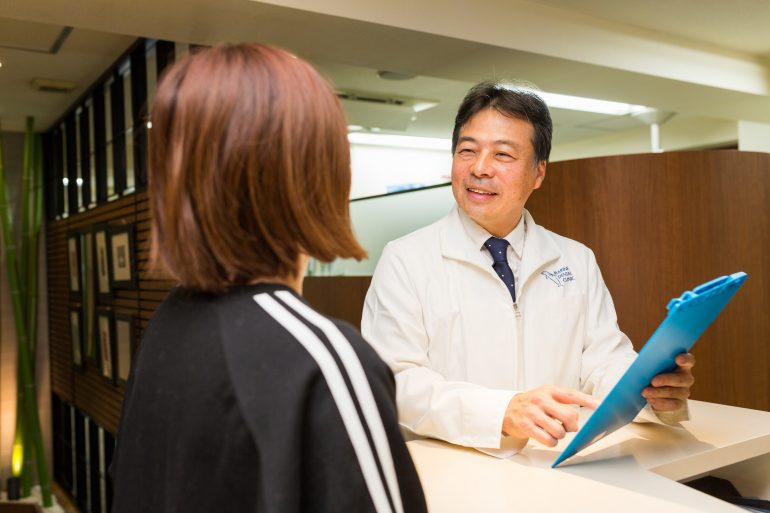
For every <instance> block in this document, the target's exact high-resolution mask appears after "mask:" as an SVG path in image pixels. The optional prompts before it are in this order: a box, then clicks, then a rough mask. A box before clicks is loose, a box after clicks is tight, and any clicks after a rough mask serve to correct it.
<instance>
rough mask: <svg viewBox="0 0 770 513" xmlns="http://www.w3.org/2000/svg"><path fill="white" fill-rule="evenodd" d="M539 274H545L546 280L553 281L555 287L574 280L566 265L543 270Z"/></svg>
mask: <svg viewBox="0 0 770 513" xmlns="http://www.w3.org/2000/svg"><path fill="white" fill-rule="evenodd" d="M540 274H542V275H543V276H545V277H546V279H547V280H549V281H551V282H553V283H555V284H556V286H557V287H561V286H562V285H564V284H566V283H569V282H571V281H575V277H574V276H573V275H572V271H570V269H569V267H568V266H566V265H565V266H564V267H562V268H560V269H557V270H555V271H543V272H541V273H540Z"/></svg>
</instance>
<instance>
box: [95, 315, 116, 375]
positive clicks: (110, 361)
mask: <svg viewBox="0 0 770 513" xmlns="http://www.w3.org/2000/svg"><path fill="white" fill-rule="evenodd" d="M96 329H97V333H98V339H99V353H100V355H101V359H100V362H101V369H102V376H104V377H105V378H107V379H109V380H110V381H112V382H114V381H115V357H114V355H115V333H114V326H113V317H112V312H111V311H110V310H99V312H98V313H97V314H96Z"/></svg>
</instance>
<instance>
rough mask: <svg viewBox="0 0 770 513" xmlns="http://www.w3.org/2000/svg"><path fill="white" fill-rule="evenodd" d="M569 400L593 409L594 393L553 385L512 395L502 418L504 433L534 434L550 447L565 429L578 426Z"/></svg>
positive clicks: (520, 437)
mask: <svg viewBox="0 0 770 513" xmlns="http://www.w3.org/2000/svg"><path fill="white" fill-rule="evenodd" d="M571 404H577V405H580V406H585V407H586V408H592V409H596V408H597V407H598V406H599V400H598V399H596V398H595V397H593V396H591V395H588V394H584V393H583V392H578V391H577V390H572V389H570V388H562V387H557V386H554V385H546V386H542V387H538V388H535V389H533V390H529V391H528V392H522V393H520V394H517V395H515V396H513V399H511V402H509V403H508V409H507V410H506V412H505V418H504V419H503V434H505V435H507V436H512V437H514V438H519V439H527V438H534V439H535V440H537V441H538V442H540V443H542V444H544V445H546V446H548V447H553V446H555V445H556V442H557V441H559V440H561V439H562V438H564V435H566V434H567V433H568V432H572V431H577V430H578V410H577V409H575V408H572V407H570V406H569V405H571Z"/></svg>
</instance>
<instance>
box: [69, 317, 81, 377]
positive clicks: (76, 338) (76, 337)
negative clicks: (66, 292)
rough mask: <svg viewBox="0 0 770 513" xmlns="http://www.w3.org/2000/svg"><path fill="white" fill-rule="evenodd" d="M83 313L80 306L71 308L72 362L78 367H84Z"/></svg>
mask: <svg viewBox="0 0 770 513" xmlns="http://www.w3.org/2000/svg"><path fill="white" fill-rule="evenodd" d="M82 317H83V316H82V315H81V312H80V307H71V308H70V336H71V338H72V364H73V365H74V366H75V367H76V368H78V369H82V368H83V330H82V325H83V321H82Z"/></svg>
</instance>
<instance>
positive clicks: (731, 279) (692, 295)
mask: <svg viewBox="0 0 770 513" xmlns="http://www.w3.org/2000/svg"><path fill="white" fill-rule="evenodd" d="M745 279H746V273H744V272H737V273H733V274H731V275H729V276H721V277H719V278H715V279H713V280H711V281H708V282H706V283H704V284H702V285H698V286H697V287H695V288H694V289H692V290H687V291H685V292H683V293H682V295H681V296H679V297H677V298H674V299H672V300H671V301H669V302H668V305H666V309H667V310H668V311H669V312H671V311H673V310H676V309H678V308H680V307H682V306H683V305H684V304H686V303H689V302H690V301H693V300H695V299H697V298H699V297H702V296H706V295H708V294H709V292H713V291H717V290H721V289H722V288H724V287H726V286H730V285H733V286H738V285H740V284H741V283H743V281H744V280H745Z"/></svg>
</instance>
